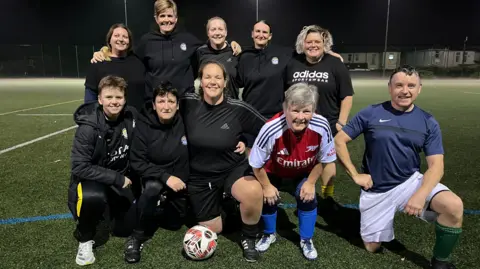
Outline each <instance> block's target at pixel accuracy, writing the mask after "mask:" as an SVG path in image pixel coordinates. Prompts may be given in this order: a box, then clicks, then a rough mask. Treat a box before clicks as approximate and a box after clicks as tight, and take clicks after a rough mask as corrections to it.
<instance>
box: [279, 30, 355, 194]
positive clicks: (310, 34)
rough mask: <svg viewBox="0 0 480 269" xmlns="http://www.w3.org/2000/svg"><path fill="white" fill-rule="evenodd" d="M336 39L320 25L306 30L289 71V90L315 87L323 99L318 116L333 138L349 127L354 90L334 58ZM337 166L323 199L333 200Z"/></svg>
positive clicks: (327, 173)
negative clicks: (300, 85)
mask: <svg viewBox="0 0 480 269" xmlns="http://www.w3.org/2000/svg"><path fill="white" fill-rule="evenodd" d="M332 45H333V38H332V35H331V34H330V32H329V31H328V30H326V29H323V28H321V27H320V26H318V25H310V26H306V27H304V28H303V29H302V31H301V32H300V34H299V35H298V37H297V42H296V50H297V53H298V55H296V56H295V57H293V58H292V60H291V61H290V63H289V64H288V65H287V68H286V70H285V78H284V79H285V82H286V85H287V86H286V87H290V86H291V85H293V84H295V83H298V82H305V83H308V84H311V85H315V86H316V87H317V89H318V94H319V99H318V103H317V108H316V113H318V114H320V115H322V116H323V117H325V118H327V120H328V122H329V124H330V129H331V131H332V134H333V136H335V135H336V134H337V132H338V131H339V130H341V129H342V127H343V126H344V125H345V124H346V123H347V119H348V115H349V114H350V109H351V108H352V100H353V99H352V96H353V87H352V80H351V78H350V73H349V72H348V69H347V68H346V66H345V65H344V64H343V63H342V61H341V60H340V59H339V58H337V57H334V56H332V55H330V54H329V53H328V52H329V51H330V49H331V47H332ZM335 175H336V166H335V163H329V164H327V166H325V167H324V172H323V173H322V195H323V197H333V190H334V189H333V180H334V178H335Z"/></svg>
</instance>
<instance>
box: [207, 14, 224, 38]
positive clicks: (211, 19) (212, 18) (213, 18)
mask: <svg viewBox="0 0 480 269" xmlns="http://www.w3.org/2000/svg"><path fill="white" fill-rule="evenodd" d="M214 20H221V21H223V24H225V31H227V22H226V21H225V20H224V19H223V18H222V17H218V16H215V17H211V18H210V19H208V21H207V26H206V29H207V34H208V29H209V28H210V23H211V22H212V21H214Z"/></svg>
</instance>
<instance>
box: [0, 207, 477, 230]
mask: <svg viewBox="0 0 480 269" xmlns="http://www.w3.org/2000/svg"><path fill="white" fill-rule="evenodd" d="M343 206H344V207H347V208H353V209H358V204H344V205H343ZM279 207H280V208H296V207H297V204H279ZM463 213H464V214H465V215H480V210H471V209H465V210H464V211H463ZM71 218H72V214H70V213H66V214H56V215H49V216H36V217H26V218H11V219H0V225H8V224H19V223H26V222H37V221H44V220H59V219H71Z"/></svg>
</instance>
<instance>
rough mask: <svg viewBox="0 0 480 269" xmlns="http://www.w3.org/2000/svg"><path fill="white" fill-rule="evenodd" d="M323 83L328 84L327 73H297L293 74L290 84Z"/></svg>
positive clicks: (307, 71)
mask: <svg viewBox="0 0 480 269" xmlns="http://www.w3.org/2000/svg"><path fill="white" fill-rule="evenodd" d="M312 81H313V82H315V81H317V82H325V83H328V72H317V71H309V70H305V71H298V72H295V73H293V78H292V82H295V83H296V82H312Z"/></svg>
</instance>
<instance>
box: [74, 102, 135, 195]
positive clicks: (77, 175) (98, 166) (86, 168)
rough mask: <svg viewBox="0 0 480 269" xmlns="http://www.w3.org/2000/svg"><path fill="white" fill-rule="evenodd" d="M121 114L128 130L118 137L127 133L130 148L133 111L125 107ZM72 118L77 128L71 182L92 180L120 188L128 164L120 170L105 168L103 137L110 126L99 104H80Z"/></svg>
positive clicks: (106, 158)
mask: <svg viewBox="0 0 480 269" xmlns="http://www.w3.org/2000/svg"><path fill="white" fill-rule="evenodd" d="M122 113H123V115H122V116H120V117H121V118H122V120H123V121H124V126H125V128H126V130H127V133H126V134H122V135H120V136H118V137H119V139H125V138H124V137H125V136H126V137H127V138H126V140H127V141H126V142H124V143H125V145H127V146H128V148H130V147H131V141H132V137H133V136H134V129H135V115H136V110H135V108H133V107H130V106H126V107H125V108H124V109H123V112H122ZM74 120H75V122H76V123H77V125H78V129H77V130H76V133H75V139H74V141H73V146H72V155H71V162H72V170H71V180H72V183H77V182H80V181H83V180H94V181H97V182H99V183H102V184H105V185H108V186H111V185H114V186H116V187H119V188H122V187H123V184H124V182H125V179H124V175H125V173H127V172H128V164H127V165H126V166H125V167H123V169H121V171H115V170H112V169H108V168H106V166H107V161H108V158H109V156H108V154H109V152H108V147H107V141H106V139H105V137H107V136H109V135H108V134H107V131H108V129H109V126H108V124H107V122H106V119H105V115H104V113H103V109H102V106H100V105H99V104H98V103H96V102H95V103H87V104H83V105H81V106H80V107H79V108H78V109H77V110H76V111H75V113H74ZM114 142H115V141H114ZM114 144H115V143H114ZM127 150H128V149H127ZM127 152H128V151H127ZM127 154H128V153H127ZM127 160H128V156H127Z"/></svg>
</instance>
